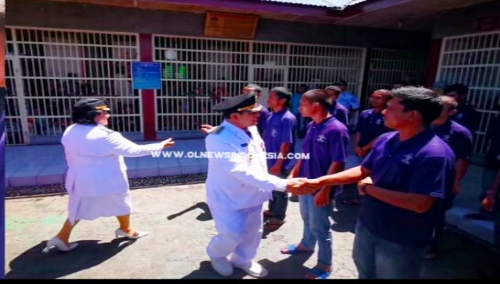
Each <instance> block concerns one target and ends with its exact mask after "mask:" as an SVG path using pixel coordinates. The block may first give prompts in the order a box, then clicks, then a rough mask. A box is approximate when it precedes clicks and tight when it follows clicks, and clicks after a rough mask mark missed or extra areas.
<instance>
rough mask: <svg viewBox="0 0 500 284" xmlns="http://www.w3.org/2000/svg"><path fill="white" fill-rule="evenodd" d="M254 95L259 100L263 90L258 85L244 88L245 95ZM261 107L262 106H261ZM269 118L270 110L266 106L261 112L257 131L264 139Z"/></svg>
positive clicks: (249, 85)
mask: <svg viewBox="0 0 500 284" xmlns="http://www.w3.org/2000/svg"><path fill="white" fill-rule="evenodd" d="M250 93H254V94H255V96H256V97H257V99H259V97H260V96H261V94H262V88H261V87H260V86H259V85H257V84H248V85H246V86H245V87H244V88H243V94H250ZM259 105H261V104H259ZM268 117H269V110H268V109H267V107H266V106H262V110H261V111H260V116H259V123H258V124H257V129H258V130H259V134H260V136H261V137H264V131H265V130H266V123H267V118H268Z"/></svg>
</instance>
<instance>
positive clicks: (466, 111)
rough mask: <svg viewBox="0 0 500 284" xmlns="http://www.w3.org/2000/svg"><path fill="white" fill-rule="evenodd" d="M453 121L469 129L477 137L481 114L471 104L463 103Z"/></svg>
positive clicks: (458, 107)
mask: <svg viewBox="0 0 500 284" xmlns="http://www.w3.org/2000/svg"><path fill="white" fill-rule="evenodd" d="M451 119H452V120H453V121H456V122H458V123H459V124H461V125H463V126H465V127H467V129H469V130H470V132H471V133H472V135H475V134H476V131H477V130H478V129H479V123H480V120H481V114H480V113H479V112H478V111H477V110H476V109H475V108H474V107H473V106H471V105H470V104H468V103H462V104H459V105H458V106H457V113H456V114H455V115H454V116H452V117H451Z"/></svg>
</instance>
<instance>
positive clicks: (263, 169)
mask: <svg viewBox="0 0 500 284" xmlns="http://www.w3.org/2000/svg"><path fill="white" fill-rule="evenodd" d="M219 127H220V129H219V130H218V131H215V132H214V133H212V134H210V135H208V136H207V137H206V138H205V146H206V150H207V155H211V156H212V157H210V156H208V175H207V181H206V188H207V203H208V204H209V205H210V206H218V207H220V206H222V207H226V208H228V209H231V210H238V209H244V208H249V207H253V206H257V205H261V204H262V203H264V202H265V201H267V200H269V199H270V198H271V197H272V191H273V190H278V191H285V189H286V186H287V180H286V179H281V178H279V177H277V176H274V175H271V174H269V173H268V170H267V163H266V152H265V147H264V141H263V140H262V138H261V137H260V135H259V133H258V130H257V127H255V126H252V127H249V128H248V130H249V131H250V133H251V134H252V139H251V138H250V137H249V136H248V135H247V134H246V133H245V131H244V130H242V129H241V128H238V127H236V126H235V125H233V124H231V123H229V122H228V121H224V122H223V123H222V124H221V125H220V126H219ZM216 155H222V156H223V157H216Z"/></svg>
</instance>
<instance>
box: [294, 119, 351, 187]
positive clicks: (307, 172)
mask: <svg viewBox="0 0 500 284" xmlns="http://www.w3.org/2000/svg"><path fill="white" fill-rule="evenodd" d="M348 145H349V131H348V130H347V127H346V126H345V125H344V124H342V123H341V122H340V121H338V120H337V119H335V118H334V117H333V116H330V117H328V118H326V119H325V120H323V121H322V122H320V123H319V124H316V122H314V121H312V122H311V123H309V125H308V126H307V133H306V137H305V138H304V143H303V144H302V151H303V153H304V154H306V155H307V154H309V159H304V160H303V161H302V167H301V169H300V173H299V176H300V177H306V178H317V177H320V176H323V175H326V173H327V172H328V169H329V168H330V166H331V164H332V163H333V162H341V163H342V162H345V160H346V158H347V146H348Z"/></svg>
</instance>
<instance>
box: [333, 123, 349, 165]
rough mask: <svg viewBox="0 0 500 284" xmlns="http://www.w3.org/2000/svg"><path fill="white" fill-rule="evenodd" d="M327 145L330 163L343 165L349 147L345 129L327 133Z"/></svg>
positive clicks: (347, 134)
mask: <svg viewBox="0 0 500 284" xmlns="http://www.w3.org/2000/svg"><path fill="white" fill-rule="evenodd" d="M344 128H345V127H344ZM328 145H329V149H328V152H329V155H330V161H332V162H337V163H344V162H345V161H346V159H347V146H348V145H349V133H348V132H347V129H336V130H335V131H329V135H328Z"/></svg>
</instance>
